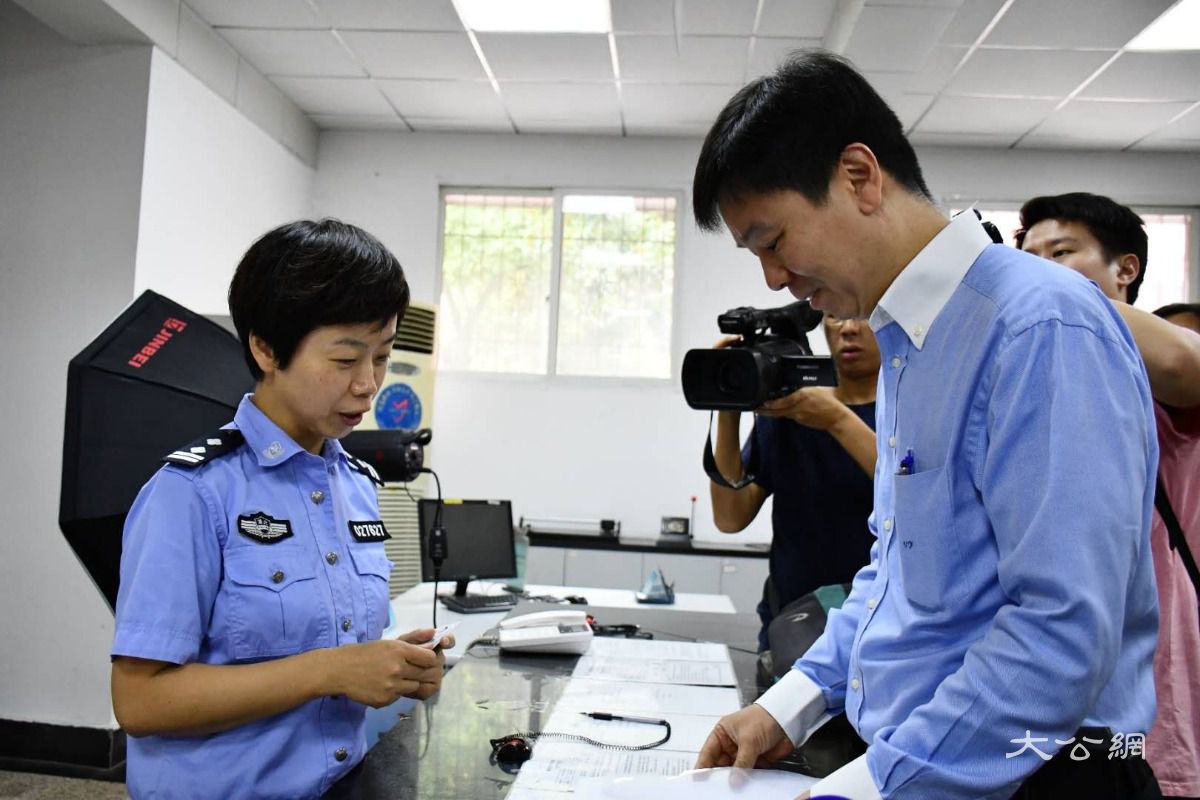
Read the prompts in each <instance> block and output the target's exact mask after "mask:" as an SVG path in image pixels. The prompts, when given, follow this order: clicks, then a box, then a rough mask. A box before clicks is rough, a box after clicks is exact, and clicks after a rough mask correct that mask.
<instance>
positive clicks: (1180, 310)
mask: <svg viewBox="0 0 1200 800" xmlns="http://www.w3.org/2000/svg"><path fill="white" fill-rule="evenodd" d="M1176 314H1191V315H1193V316H1195V317H1196V319H1200V303H1169V304H1167V305H1165V306H1163V307H1162V308H1156V309H1154V316H1156V317H1162V318H1163V319H1167V318H1169V317H1173V316H1175V315H1176Z"/></svg>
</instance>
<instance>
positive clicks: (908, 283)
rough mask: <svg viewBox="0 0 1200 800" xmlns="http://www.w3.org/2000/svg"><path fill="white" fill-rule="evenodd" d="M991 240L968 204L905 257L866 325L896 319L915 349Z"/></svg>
mask: <svg viewBox="0 0 1200 800" xmlns="http://www.w3.org/2000/svg"><path fill="white" fill-rule="evenodd" d="M991 243H992V240H991V237H989V236H988V235H987V231H985V230H984V229H983V226H982V225H980V224H979V220H978V219H977V218H976V216H975V211H974V210H973V209H967V210H966V211H964V212H962V213H961V214H959V215H958V216H956V217H955V218H954V219H952V220H950V224H949V225H947V226H946V227H944V228H942V230H941V231H940V232H939V233H938V235H937V236H935V237H933V239H931V240H930V242H929V244H927V245H925V247H924V248H922V249H921V252H919V253H917V255H916V257H915V258H913V260H912V261H910V262H908V264H907V266H905V267H904V269H902V270H900V274H899V275H897V276H896V279H895V280H894V281H892V285H891V286H889V287H888V289H887V291H886V292H884V293H883V297H881V298H879V305H877V306H876V307H875V310H874V311H872V312H871V318H870V324H871V329H872V330H873V331H875V332H878V331H879V330H880V329H881V328H883V327H884V326H886V325H887V324H888V323H890V322H893V321H894V322H896V323H898V324H899V325H900V327H901V328H902V329H903V330H904V332H905V334H907V335H908V338H909V340H910V341H911V342H912V343H913V345H914V346H915V347H916V348H917V349H918V350H920V349H921V347H922V345H924V344H925V337H926V336H928V335H929V328H930V326H931V325H932V324H933V321H934V320H935V319H936V318H937V316H938V314H940V313H941V312H942V309H943V308H944V307H945V305H946V303H947V302H948V301H949V300H950V295H952V294H954V290H955V289H957V288H958V285H959V284H960V283H961V282H962V279H963V276H964V275H966V274H967V270H969V269H970V268H971V265H972V264H974V263H975V259H977V258H979V254H980V253H982V252H983V251H984V249H985V248H986V247H987V246H988V245H989V244H991Z"/></svg>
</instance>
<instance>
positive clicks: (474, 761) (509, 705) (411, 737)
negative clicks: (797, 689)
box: [360, 603, 759, 800]
mask: <svg viewBox="0 0 1200 800" xmlns="http://www.w3.org/2000/svg"><path fill="white" fill-rule="evenodd" d="M544 608H545V606H542V605H539V604H531V603H522V604H521V605H519V606H518V607H517V609H516V610H515V612H514V613H523V612H526V611H534V610H543V609H544ZM558 608H561V606H558ZM574 608H579V609H584V608H590V607H588V606H574ZM591 610H593V611H594V612H595V613H596V614H597V615H598V616H599V615H604V616H606V617H612V616H613V614H614V609H611V608H607V609H606V608H596V609H591ZM619 617H620V618H619V619H616V618H614V619H613V620H612V621H613V622H625V623H635V624H638V625H641V626H642V628H643V629H644V630H650V631H654V632H655V633H656V635H657V636H658V637H659V638H663V639H669V638H678V639H689V640H690V639H697V640H701V641H715V642H722V643H724V644H727V645H729V646H730V656H731V658H732V660H733V667H734V672H735V674H736V676H737V680H738V692H739V694H740V696H741V699H742V702H743V704H748V703H750V702H753V700H754V699H755V698H756V697H757V696H758V688H757V686H756V683H755V669H756V663H757V656H756V655H755V652H754V651H755V648H756V645H757V636H758V626H759V621H758V618H757V617H756V616H754V615H751V614H712V613H702V612H694V611H677V610H671V611H668V610H663V609H651V608H629V609H620V610H619ZM734 648H737V649H734ZM577 658H578V657H577V656H551V655H522V656H514V655H509V654H503V655H501V654H500V653H499V651H498V649H496V648H494V647H482V646H477V647H475V648H474V649H473V650H471V651H470V652H469V653H468V654H467V655H466V656H465V657H464V658H462V659H461V660H460V661H459V663H458V665H457V666H455V667H454V669H452V670H450V671H449V672H448V673H447V674H446V679H445V681H444V682H443V684H442V690H441V692H439V693H438V695H437V696H435V697H433V698H431V699H430V700H428V701H426V702H425V703H417V704H416V706H415V707H414V708H413V710H412V712H411V714H408V715H405V716H402V717H401V718H400V720H399V721H398V722H397V723H396V725H395V727H393V728H392V729H391V730H389V731H387V732H385V733H383V734H382V735H381V736H380V739H379V742H378V744H376V745H375V747H374V748H373V749H372V750H371V751H370V752H369V753H368V754H367V757H366V759H365V760H364V761H363V771H362V776H361V783H360V785H361V787H362V790H363V793H362V797H363V798H364V800H383V798H389V799H390V798H398V797H403V798H419V799H420V800H466V799H467V798H470V799H472V800H474V799H475V798H503V797H504V796H505V795H507V794H508V791H509V787H510V785H511V784H512V782H513V781H514V780H515V779H516V776H515V775H511V774H508V773H506V772H505V771H503V770H502V769H501V768H500V767H498V766H496V765H495V764H492V763H489V756H490V754H491V746H490V745H489V744H488V740H489V739H493V738H497V737H500V736H505V735H507V734H510V733H514V732H517V731H540V730H542V729H543V727H544V725H545V724H546V722H547V720H549V718H550V714H551V712H552V711H553V709H554V705H555V703H556V702H557V701H558V699H559V697H560V696H561V695H562V692H563V689H564V688H565V687H566V685H567V682H568V681H569V680H570V677H571V672H572V670H573V669H574V667H575V662H576V660H577Z"/></svg>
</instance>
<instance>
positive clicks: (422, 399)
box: [358, 302, 437, 597]
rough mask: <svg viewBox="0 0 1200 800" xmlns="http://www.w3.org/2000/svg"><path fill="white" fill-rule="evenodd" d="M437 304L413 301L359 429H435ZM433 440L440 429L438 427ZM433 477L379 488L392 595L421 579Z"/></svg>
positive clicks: (429, 463)
mask: <svg viewBox="0 0 1200 800" xmlns="http://www.w3.org/2000/svg"><path fill="white" fill-rule="evenodd" d="M436 321H437V307H436V306H433V305H430V304H428V303H418V302H413V303H411V304H410V305H409V307H408V311H407V312H405V314H404V319H403V320H402V321H401V322H400V327H399V330H398V331H397V332H396V343H395V345H394V346H393V348H392V360H391V362H390V363H389V364H388V371H387V376H386V377H385V378H384V379H383V386H381V387H379V393H378V394H377V395H376V396H375V408H374V411H373V413H372V414H370V415H368V416H365V417H363V421H362V423H361V424H360V425H359V426H358V430H389V429H394V428H405V429H409V430H412V429H416V428H432V427H433V385H434V364H435V363H436V362H435V360H434V357H435V353H434V345H435V342H436ZM433 441H434V444H436V443H437V432H436V430H435V431H434V439H433ZM432 453H433V448H432V447H426V448H425V466H427V467H428V466H432V465H433V457H432ZM427 480H428V476H426V475H422V476H421V477H420V478H418V479H417V480H415V481H413V482H412V483H410V484H408V485H407V486H402V485H399V484H388V485H386V486H383V487H381V488H380V489H379V492H378V495H379V513H380V517H381V518H382V519H383V523H384V525H386V526H387V529H388V532H389V533H391V535H392V538H391V539H389V540H387V541H386V542H384V549H385V551H386V552H387V556H388V558H389V559H391V561H392V562H393V563H394V564H395V566H394V567H393V568H392V577H391V580H390V581H389V582H388V589H389V592H390V594H391V596H392V597H395V596H396V595H398V594H400V593H401V592H404V591H406V590H408V589H409V588H411V587H413V586H415V585H416V584H418V583H420V581H421V547H420V539H419V536H420V530H419V527H418V522H417V500H418V499H419V498H421V497H424V496H425V484H426V481H427Z"/></svg>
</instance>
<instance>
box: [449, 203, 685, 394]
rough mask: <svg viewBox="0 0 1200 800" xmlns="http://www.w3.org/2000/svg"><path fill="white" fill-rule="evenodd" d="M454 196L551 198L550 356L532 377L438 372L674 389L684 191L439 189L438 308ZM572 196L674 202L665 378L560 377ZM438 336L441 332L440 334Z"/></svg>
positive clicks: (526, 374) (453, 372)
mask: <svg viewBox="0 0 1200 800" xmlns="http://www.w3.org/2000/svg"><path fill="white" fill-rule="evenodd" d="M450 194H483V195H509V194H511V195H524V194H529V195H543V196H549V197H551V198H552V200H553V203H552V212H553V219H552V221H551V231H552V234H551V243H550V249H551V255H550V287H549V291H550V298H549V303H548V305H549V308H548V314H549V319H548V321H547V322H548V329H547V337H546V340H547V341H546V353H545V368H546V371H545V372H544V373H531V372H498V371H495V370H471V369H451V368H444V367H441V366H438V372H439V373H441V374H445V375H453V376H470V377H471V378H473V379H474V378H479V379H483V380H495V381H508V382H518V383H549V382H553V383H555V384H558V385H563V386H570V385H579V386H589V387H596V386H612V387H647V386H655V387H662V386H665V385H669V384H672V383H674V382H675V381H676V378H677V376H678V374H679V370H680V358H679V354H678V353H677V348H676V342H678V341H679V325H680V322H679V311H680V302H679V251H680V249H681V247H682V241H683V237H682V232H683V202H684V193H683V191H682V190H680V189H662V188H659V189H650V188H636V189H634V188H614V187H604V188H585V187H570V186H562V187H538V186H496V185H491V186H468V185H462V184H447V185H441V186H439V187H438V211H437V220H438V221H437V250H436V258H437V267H436V270H435V274H434V279H433V293H434V297H435V298H436V300H435V302H436V303H437V305H438V306H439V309H440V306H441V299H442V287H443V284H444V281H445V276H444V274H443V264H444V255H445V254H444V249H445V245H446V196H447V195H450ZM568 195H587V196H590V197H592V196H616V197H628V196H644V197H672V198H674V199H675V246H674V248H673V252H672V261H671V328H670V334H669V337H668V342H667V349H668V360H669V364H670V374H669V375H667V376H665V377H662V378H651V377H640V376H631V375H561V374H559V372H558V328H559V307H560V304H561V303H560V297H561V292H562V260H563V252H562V251H563V198H565V197H566V196H568ZM439 334H440V329H439Z"/></svg>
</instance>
